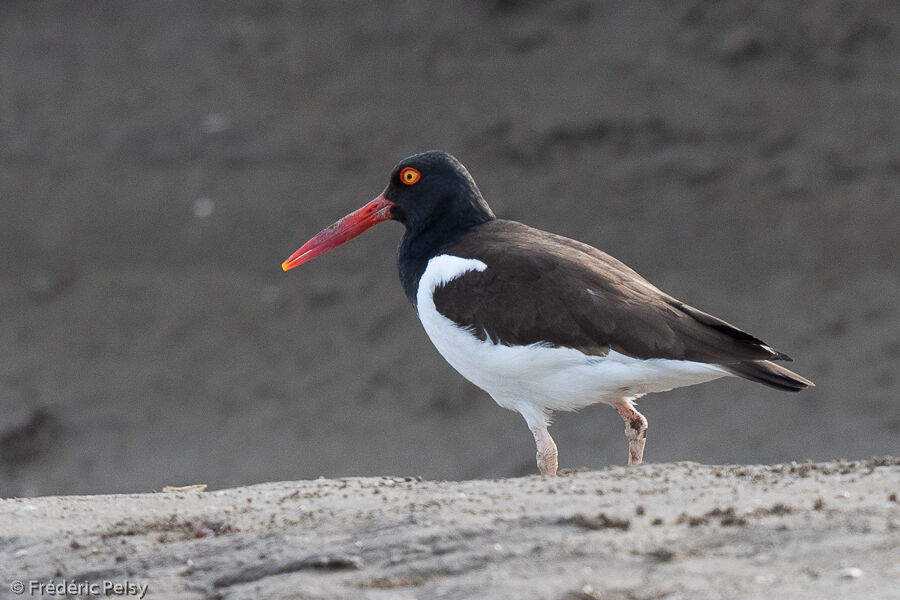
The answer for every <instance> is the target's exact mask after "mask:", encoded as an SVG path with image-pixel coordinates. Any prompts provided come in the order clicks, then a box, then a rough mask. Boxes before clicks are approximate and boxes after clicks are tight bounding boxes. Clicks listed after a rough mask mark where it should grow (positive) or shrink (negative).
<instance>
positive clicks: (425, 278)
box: [416, 254, 487, 299]
mask: <svg viewBox="0 0 900 600" xmlns="http://www.w3.org/2000/svg"><path fill="white" fill-rule="evenodd" d="M485 269H487V265H486V264H484V263H483V262H481V261H480V260H477V259H475V258H461V257H459V256H452V255H450V254H441V255H439V256H435V257H433V258H432V259H431V260H429V261H428V265H427V266H426V267H425V272H424V273H423V274H422V279H420V280H419V293H418V294H416V296H417V299H419V298H422V294H423V292H424V293H426V294H427V295H428V296H429V297H430V296H431V294H432V293H433V292H434V290H435V289H437V288H438V287H440V286H442V285H444V284H445V283H447V282H448V281H453V280H454V279H456V278H457V277H461V276H463V275H465V274H466V273H468V272H469V271H484V270H485Z"/></svg>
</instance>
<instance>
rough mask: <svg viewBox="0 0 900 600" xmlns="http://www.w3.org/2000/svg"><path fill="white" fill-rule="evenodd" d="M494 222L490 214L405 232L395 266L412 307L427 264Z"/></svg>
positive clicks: (440, 221)
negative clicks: (483, 225)
mask: <svg viewBox="0 0 900 600" xmlns="http://www.w3.org/2000/svg"><path fill="white" fill-rule="evenodd" d="M492 220H494V215H493V214H488V213H481V214H472V215H469V216H467V218H464V219H455V220H452V221H451V220H449V219H439V220H437V222H435V223H434V225H432V226H431V227H428V228H427V229H424V230H422V231H413V230H411V229H407V230H406V233H404V234H403V239H402V240H401V241H400V249H399V251H398V253H397V266H398V268H399V270H400V283H401V284H402V285H403V291H404V292H406V297H407V298H408V299H409V301H410V302H411V303H412V305H413V306H416V294H418V292H419V279H421V278H422V274H423V273H424V272H425V267H426V266H428V261H429V260H431V259H432V258H433V257H435V256H438V255H439V254H441V253H442V251H443V250H444V248H446V247H447V246H449V245H450V244H452V243H453V242H455V241H456V240H458V239H459V238H460V237H462V236H463V235H465V234H466V233H467V232H469V231H471V230H472V229H474V228H475V227H478V226H479V225H481V224H482V223H486V222H488V221H492Z"/></svg>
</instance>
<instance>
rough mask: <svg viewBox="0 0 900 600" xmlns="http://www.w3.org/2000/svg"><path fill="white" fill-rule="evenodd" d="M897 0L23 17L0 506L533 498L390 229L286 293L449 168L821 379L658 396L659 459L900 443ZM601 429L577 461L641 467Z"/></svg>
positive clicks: (870, 448) (784, 458) (745, 457)
mask: <svg viewBox="0 0 900 600" xmlns="http://www.w3.org/2000/svg"><path fill="white" fill-rule="evenodd" d="M898 23H900V4H898V3H897V2H894V1H890V0H886V1H883V2H876V1H864V2H841V1H830V0H829V1H822V2H815V3H798V2H756V1H753V2H749V1H748V2H727V3H708V2H701V1H698V2H678V3H670V2H622V3H589V2H582V1H578V0H566V1H563V2H558V3H541V2H527V1H525V2H517V1H510V0H496V1H492V2H456V3H446V2H433V3H426V2H387V3H370V2H340V3H333V2H312V1H310V2H277V1H270V0H266V1H259V0H247V1H236V2H227V3H215V2H209V3H194V2H172V3H155V2H144V1H142V0H124V1H122V2H78V3H71V2H55V1H51V0H47V1H42V2H29V1H16V0H6V1H3V2H0V244H2V248H0V249H2V255H3V260H2V261H0V323H2V326H0V497H9V496H33V495H50V494H61V493H81V494H85V493H112V492H142V491H148V490H151V489H160V488H162V486H164V485H166V484H170V483H174V484H177V483H179V482H189V481H196V480H201V479H202V480H204V481H206V482H208V483H210V484H211V485H213V486H215V487H219V488H221V487H234V486H238V485H246V484H251V483H257V482H264V481H279V480H296V479H304V478H315V477H317V476H319V475H324V476H326V477H342V476H365V475H371V476H377V475H382V474H385V473H397V472H401V473H413V474H415V475H421V476H423V477H425V478H426V479H476V478H484V477H510V476H523V475H529V474H531V473H534V461H533V453H534V449H533V441H532V439H531V435H530V434H529V432H528V430H527V429H526V428H525V426H524V424H523V422H522V420H521V419H520V418H519V417H518V416H517V415H515V414H513V413H510V412H507V411H504V410H502V409H499V408H497V407H496V406H495V405H494V403H493V402H492V401H491V400H490V399H489V398H488V397H487V396H486V395H485V394H484V393H482V392H481V391H479V390H477V389H475V388H474V387H472V386H471V385H469V384H468V383H467V382H465V381H464V380H463V379H462V378H461V377H459V376H458V375H457V374H456V373H454V372H453V371H452V369H451V368H450V367H449V366H447V365H446V364H445V363H444V361H443V360H442V359H441V358H440V356H439V355H438V354H437V352H435V351H434V349H433V348H432V347H431V345H430V343H429V342H428V340H427V338H426V337H425V334H424V333H423V331H422V329H421V326H420V324H419V323H418V321H417V319H416V317H415V314H414V311H413V310H412V309H411V307H410V306H409V305H408V304H407V302H406V300H405V298H404V296H403V293H402V291H401V289H400V286H399V283H398V281H397V274H396V268H395V263H394V261H395V258H394V257H395V249H396V245H397V243H398V241H399V238H400V228H399V226H396V224H385V225H381V226H379V227H378V228H375V229H373V230H372V231H371V232H368V233H367V234H366V235H365V236H364V237H362V238H359V239H358V240H355V241H354V242H353V243H351V244H348V245H346V246H344V247H342V248H340V249H339V250H336V251H334V252H333V253H331V254H329V255H328V256H326V257H323V258H321V259H318V260H317V261H314V262H313V263H310V264H308V265H304V267H303V268H302V269H298V270H296V271H292V272H291V273H288V274H284V273H282V272H281V270H280V268H279V265H280V264H281V261H282V260H283V259H284V258H285V257H286V256H287V255H288V254H290V253H291V252H293V251H294V250H295V249H296V248H297V247H298V246H299V245H300V244H301V243H303V242H304V241H305V240H306V239H307V238H308V237H310V236H311V235H313V234H314V233H315V232H317V231H318V230H319V229H321V228H322V227H324V226H326V225H328V224H329V223H331V222H332V221H333V220H334V219H336V218H337V217H340V216H342V215H344V214H346V213H347V212H349V211H350V210H353V209H355V208H357V207H359V206H361V205H362V204H363V203H364V202H367V201H368V200H370V199H371V198H372V197H374V196H375V195H376V194H378V193H379V192H380V191H381V190H382V189H383V187H384V185H385V183H386V179H387V176H388V173H389V172H390V169H391V168H392V167H393V165H394V164H395V163H396V161H398V160H399V159H400V158H402V157H404V156H406V155H409V154H412V153H413V152H417V151H422V150H425V149H429V148H441V149H444V150H447V151H450V152H453V153H454V154H456V155H457V156H459V158H460V159H462V161H463V162H464V163H465V164H466V165H468V166H469V168H470V170H471V172H472V173H473V175H474V177H475V178H476V180H477V181H478V183H479V185H480V187H481V189H482V191H483V192H484V193H485V196H486V198H487V199H488V201H489V202H490V203H491V205H492V206H493V208H494V210H495V212H496V213H497V214H498V215H501V216H504V217H507V218H514V219H519V220H522V221H525V222H527V223H528V224H530V225H533V226H536V227H540V228H543V229H546V230H550V231H553V232H556V233H560V234H564V235H568V236H570V237H574V238H577V239H580V240H583V241H585V242H588V243H590V244H593V245H595V246H597V247H599V248H601V249H603V250H606V251H608V252H610V253H611V254H613V255H614V256H616V257H618V258H620V259H622V260H624V261H625V262H627V263H628V264H630V265H631V266H632V267H634V268H635V269H637V270H638V271H639V272H640V273H642V274H643V275H645V276H646V277H648V278H649V279H650V280H651V281H653V282H654V283H656V284H657V285H659V286H660V287H661V288H663V289H664V290H666V291H668V292H670V293H672V294H673V295H675V296H677V297H679V298H681V299H683V300H684V301H686V302H689V303H690V304H693V305H695V306H697V307H698V308H701V309H703V310H706V311H708V312H711V313H713V314H715V315H717V316H720V317H722V318H725V319H726V320H729V321H731V322H733V323H735V324H736V325H738V326H739V327H742V328H744V329H746V330H748V331H749V332H751V333H753V334H755V335H757V336H759V337H761V338H762V339H765V340H766V341H768V342H769V343H771V344H772V345H773V346H774V347H776V348H778V349H779V350H781V351H784V352H786V353H788V354H790V355H792V356H793V357H794V358H795V359H796V362H794V363H793V367H794V368H796V370H797V371H798V372H799V373H801V374H803V375H805V376H808V377H810V378H811V379H813V380H814V381H816V383H817V384H818V387H817V388H816V389H815V390H810V391H808V392H804V393H803V394H799V395H786V394H780V393H778V392H775V391H772V390H769V389H766V388H763V387H761V386H757V385H753V384H750V383H746V382H741V381H736V380H728V381H718V382H714V383H710V384H706V385H703V386H697V387H694V388H689V389H686V390H679V391H676V392H672V393H669V394H665V395H655V396H650V397H647V398H645V399H644V400H643V401H642V403H641V407H642V411H643V412H644V413H645V414H646V415H647V417H648V419H649V421H650V438H649V441H648V447H647V459H648V460H650V461H656V462H670V461H679V460H692V461H698V462H703V463H711V464H727V463H777V462H790V461H794V460H797V461H803V460H806V459H813V460H831V459H835V458H838V457H846V458H851V459H862V458H867V457H870V456H880V455H885V454H897V447H898V443H897V440H898V438H900V403H898V401H897V400H898V397H900V377H898V376H897V364H898V361H900V341H898V340H900V304H898V301H897V299H898V298H900V270H898V268H897V256H900V241H898V240H900V211H898V208H897V206H898V204H897V199H898V197H900V192H898V190H900V120H898V118H897V115H898V114H900V27H898V25H897V24H898ZM621 430H622V426H621V421H620V419H619V418H618V416H617V415H616V414H615V412H614V411H612V410H611V409H609V408H607V407H597V408H590V409H587V410H585V411H582V412H581V413H579V414H577V415H561V416H560V417H559V418H558V420H557V422H556V423H555V424H554V426H553V428H552V429H551V432H552V433H553V434H554V437H555V439H556V441H557V443H558V444H559V447H560V460H561V465H562V466H564V467H582V466H584V467H589V468H592V469H597V468H601V467H603V466H605V465H617V464H622V463H623V461H624V454H625V451H624V440H623V436H622V431H621Z"/></svg>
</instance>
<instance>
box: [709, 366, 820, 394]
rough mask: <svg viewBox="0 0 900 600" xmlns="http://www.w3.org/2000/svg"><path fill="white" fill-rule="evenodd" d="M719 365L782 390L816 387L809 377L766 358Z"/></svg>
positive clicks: (731, 371) (789, 390)
mask: <svg viewBox="0 0 900 600" xmlns="http://www.w3.org/2000/svg"><path fill="white" fill-rule="evenodd" d="M720 366H721V367H722V368H723V369H725V370H726V371H728V372H729V373H732V374H734V375H737V376H738V377H743V378H744V379H749V380H750V381H756V382H757V383H761V384H763V385H767V386H769V387H773V388H775V389H776V390H782V391H784V392H799V391H800V390H804V389H806V388H808V387H816V384H814V383H813V382H812V381H810V380H809V379H806V378H805V377H801V376H800V375H797V374H796V373H794V372H793V371H790V370H788V369H785V368H784V367H782V366H780V365H776V364H775V363H773V362H770V361H768V360H753V361H746V362H740V363H732V364H727V365H720Z"/></svg>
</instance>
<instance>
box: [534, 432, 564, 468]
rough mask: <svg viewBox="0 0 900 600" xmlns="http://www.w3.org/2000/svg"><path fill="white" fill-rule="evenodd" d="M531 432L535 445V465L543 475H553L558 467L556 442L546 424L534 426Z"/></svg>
mask: <svg viewBox="0 0 900 600" xmlns="http://www.w3.org/2000/svg"><path fill="white" fill-rule="evenodd" d="M531 433H533V434H534V443H535V444H536V445H537V467H538V469H539V470H540V472H541V475H543V476H544V477H553V476H554V475H556V470H557V468H558V467H559V461H558V457H559V453H558V451H557V449H556V443H555V442H554V441H553V438H552V437H550V433H549V432H548V431H547V427H546V426H544V427H534V428H532V429H531Z"/></svg>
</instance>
